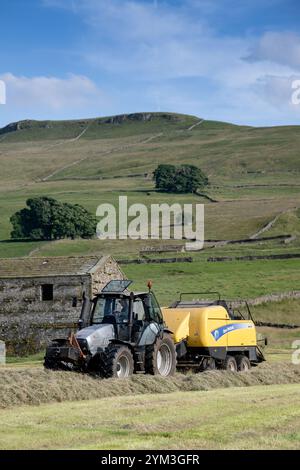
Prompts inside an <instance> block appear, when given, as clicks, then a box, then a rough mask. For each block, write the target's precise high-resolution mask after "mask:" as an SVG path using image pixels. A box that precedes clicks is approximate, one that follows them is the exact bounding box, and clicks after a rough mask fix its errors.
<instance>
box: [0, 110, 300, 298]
mask: <svg viewBox="0 0 300 470" xmlns="http://www.w3.org/2000/svg"><path fill="white" fill-rule="evenodd" d="M198 120H199V119H198V118H196V117H192V116H183V115H162V114H155V115H153V119H152V120H151V121H146V122H145V121H141V120H133V119H127V120H125V121H124V122H122V123H117V124H111V123H107V122H106V121H107V119H106V118H104V119H102V120H101V119H97V120H90V121H87V120H81V121H72V122H68V121H64V122H47V123H36V122H33V123H32V122H29V123H25V124H23V125H22V126H23V127H24V128H23V129H22V130H20V131H17V132H12V133H7V134H2V136H1V139H3V137H4V139H3V140H1V141H0V161H1V175H0V213H1V224H0V240H2V241H0V257H4V256H5V257H11V256H26V255H28V254H32V255H35V256H38V255H45V256H54V255H72V254H88V253H100V252H106V253H111V254H113V255H114V256H115V257H117V258H124V257H125V258H127V257H137V256H139V250H140V249H142V248H143V247H144V246H145V245H146V244H147V242H145V241H139V242H134V241H125V242H112V241H105V242H101V241H98V240H92V241H84V240H75V241H70V240H64V241H59V242H54V243H43V242H28V243H26V242H14V243H11V242H8V241H6V240H7V239H8V238H9V233H10V224H9V217H10V216H11V214H12V213H14V212H15V211H16V210H18V209H20V208H22V207H23V206H24V202H25V200H26V199H27V198H28V197H32V196H38V195H42V194H44V195H52V196H53V197H56V198H57V199H60V200H62V201H68V202H72V203H80V204H82V205H84V206H85V207H87V208H88V209H89V210H91V211H92V212H94V211H95V210H96V208H97V206H98V205H99V204H101V203H103V202H112V203H115V204H116V203H117V201H118V196H119V195H120V194H121V195H128V197H129V203H130V204H132V203H134V202H143V203H144V204H146V205H147V206H148V207H149V206H150V204H151V203H160V202H169V203H173V202H175V201H176V202H181V203H187V202H188V203H192V202H193V203H196V202H205V204H206V205H205V217H206V225H205V236H206V238H219V239H229V238H233V239H237V238H244V237H248V236H250V235H251V234H253V233H255V232H256V231H257V230H259V229H260V228H261V227H262V226H264V224H266V223H267V222H268V221H270V220H271V219H272V218H274V217H275V216H276V215H278V214H280V213H282V215H281V217H280V218H279V219H278V221H277V222H276V224H275V225H274V227H272V229H271V230H270V234H275V235H277V234H282V233H286V232H287V233H292V234H295V235H297V234H298V233H299V220H300V219H299V210H298V211H297V210H294V208H295V207H298V206H300V191H299V188H300V178H299V170H300V164H299V158H298V149H299V143H300V132H299V127H297V126H290V127H288V126H287V127H273V128H251V127H246V126H234V125H230V124H226V123H220V122H213V121H204V122H202V123H201V124H200V125H199V126H197V127H195V128H194V129H193V130H192V131H188V130H187V129H188V128H189V127H190V126H191V125H193V124H195V123H197V122H198ZM87 126H89V127H88V129H87V131H86V133H85V134H84V135H83V136H82V138H81V139H80V140H78V141H76V142H74V141H73V142H71V141H70V139H72V138H75V137H76V136H78V135H79V134H80V133H81V132H82V131H83V130H84V129H86V128H87ZM161 133H162V135H160V136H159V137H157V135H158V134H161ZM153 136H156V138H155V139H153V140H150V141H149V140H148V142H146V143H142V142H145V140H147V139H149V138H151V137H153ZM108 152H109V153H108ZM74 162H75V163H76V162H77V163H76V164H75V165H74V164H73V163H74ZM161 162H170V163H171V162H172V163H193V164H196V165H199V166H201V167H202V168H203V169H204V170H205V171H206V172H207V173H208V174H209V177H210V181H211V187H210V188H209V193H210V194H211V195H212V196H214V197H216V198H217V199H218V200H219V201H220V202H219V203H217V204H213V203H209V202H208V201H205V200H204V199H202V198H199V197H197V196H192V195H188V196H177V195H162V194H158V193H155V192H153V191H152V189H153V182H152V181H151V178H150V179H149V178H145V177H134V178H130V177H126V175H127V176H128V175H130V174H132V173H134V174H136V173H140V172H141V173H145V172H149V171H152V170H153V168H155V166H156V165H157V163H161ZM66 165H71V166H69V167H68V168H65V169H63V168H64V167H66ZM53 172H54V173H55V174H54V175H53V176H52V177H50V178H49V180H47V181H46V182H42V181H41V179H42V178H44V177H45V176H49V175H50V174H51V173H53ZM115 176H122V178H120V177H118V178H114V177H115ZM124 176H125V177H124ZM100 177H105V178H110V179H104V180H99V178H100ZM66 178H68V179H66ZM77 178H89V179H87V180H85V179H81V180H78V179H77ZM287 210H290V212H286V211H287ZM268 234H269V233H266V235H268ZM148 244H149V243H148ZM150 244H151V245H155V244H156V245H157V243H153V242H150ZM285 251H295V252H298V251H299V240H297V239H296V240H295V241H294V242H293V243H291V244H290V245H288V246H285V245H282V244H279V243H264V244H262V245H255V246H254V245H251V246H250V245H247V246H240V245H238V246H227V247H222V248H218V249H207V250H205V251H204V252H203V253H201V254H199V255H195V256H194V258H195V263H193V264H177V265H172V266H168V265H167V266H166V265H163V266H131V267H126V268H124V269H125V271H126V273H127V274H128V275H129V276H130V277H133V278H134V279H137V278H139V279H143V281H142V282H143V283H144V281H145V279H147V278H148V277H153V278H154V280H155V281H156V282H155V285H156V290H157V291H158V294H159V296H160V299H161V301H162V302H169V301H170V300H171V299H172V298H173V296H174V295H176V293H177V292H178V290H185V289H187V288H191V287H193V289H196V290H203V288H205V289H206V288H212V287H213V288H218V289H220V290H222V291H223V292H224V294H226V295H229V296H236V295H241V296H243V297H244V296H246V297H253V296H256V295H261V294H264V293H271V292H276V291H281V290H287V289H289V290H290V289H297V288H298V286H299V281H300V277H299V276H300V275H299V269H297V263H299V261H297V260H296V261H295V260H290V261H280V262H276V261H270V262H267V263H266V262H263V261H258V262H253V263H229V264H224V265H223V264H222V265H212V264H208V263H206V262H204V260H205V259H206V258H207V257H209V256H212V255H223V254H226V255H228V256H230V255H231V254H233V255H241V254H255V253H257V252H259V253H261V252H264V253H268V254H270V253H272V252H276V253H282V252H285ZM163 256H164V255H163ZM257 279H259V282H257Z"/></svg>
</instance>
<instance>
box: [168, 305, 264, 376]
mask: <svg viewBox="0 0 300 470" xmlns="http://www.w3.org/2000/svg"><path fill="white" fill-rule="evenodd" d="M223 304H224V305H225V306H223V305H197V302H196V303H195V304H192V303H191V304H190V305H189V306H180V302H179V304H178V306H176V307H175V308H172V307H170V308H166V307H163V308H162V314H163V317H164V321H165V323H166V325H167V327H168V329H169V330H170V331H171V332H172V337H173V340H174V342H175V344H178V345H179V344H180V345H181V348H179V349H178V351H179V354H178V366H180V365H181V366H182V367H184V366H185V367H186V366H199V367H200V368H201V369H207V368H215V367H220V368H223V369H224V368H225V369H229V370H247V369H249V368H250V365H251V363H252V364H255V363H258V362H260V361H261V360H264V359H263V355H262V353H261V351H260V350H259V348H258V347H257V342H256V328H255V324H254V322H253V320H252V319H249V320H248V319H247V320H245V319H243V318H239V319H237V318H236V317H234V316H233V315H230V313H231V312H230V310H229V309H227V306H226V304H225V302H223ZM183 342H184V344H185V349H184V348H182V343H183Z"/></svg>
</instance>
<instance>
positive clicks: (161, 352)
mask: <svg viewBox="0 0 300 470" xmlns="http://www.w3.org/2000/svg"><path fill="white" fill-rule="evenodd" d="M176 365H177V360H176V349H175V345H174V342H173V340H172V338H171V336H170V335H168V334H164V335H163V337H162V338H157V339H156V341H155V343H154V344H152V345H151V346H146V354H145V372H146V374H151V375H161V376H162V377H168V376H170V375H174V374H175V372H176Z"/></svg>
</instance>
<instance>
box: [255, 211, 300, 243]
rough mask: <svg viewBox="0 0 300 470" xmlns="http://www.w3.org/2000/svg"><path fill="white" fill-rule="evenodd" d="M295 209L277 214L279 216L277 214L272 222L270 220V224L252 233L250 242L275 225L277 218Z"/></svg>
mask: <svg viewBox="0 0 300 470" xmlns="http://www.w3.org/2000/svg"><path fill="white" fill-rule="evenodd" d="M295 209H296V208H292V209H287V210H285V211H282V212H279V214H277V215H276V216H275V217H274V218H273V219H272V220H270V222H268V223H267V224H266V225H264V226H263V227H262V228H261V229H260V230H258V232H256V233H254V234H253V235H250V237H249V238H250V239H251V240H253V239H255V238H258V237H259V236H260V235H261V234H262V233H264V232H267V231H268V230H270V229H271V228H272V227H273V226H274V225H275V224H276V222H277V220H278V219H279V217H281V216H282V215H284V214H287V213H288V212H291V211H294V210H295Z"/></svg>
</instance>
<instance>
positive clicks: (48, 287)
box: [41, 284, 53, 301]
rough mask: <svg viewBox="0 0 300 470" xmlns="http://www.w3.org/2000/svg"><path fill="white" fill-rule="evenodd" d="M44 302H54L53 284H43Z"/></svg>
mask: <svg viewBox="0 0 300 470" xmlns="http://www.w3.org/2000/svg"><path fill="white" fill-rule="evenodd" d="M41 293H42V296H41V297H42V300H43V301H47V300H53V284H43V285H42V286H41Z"/></svg>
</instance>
